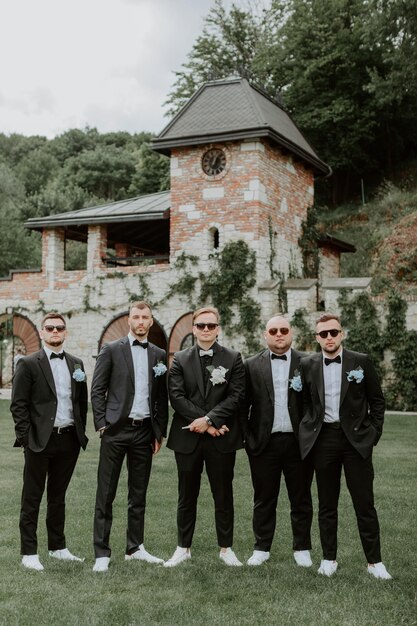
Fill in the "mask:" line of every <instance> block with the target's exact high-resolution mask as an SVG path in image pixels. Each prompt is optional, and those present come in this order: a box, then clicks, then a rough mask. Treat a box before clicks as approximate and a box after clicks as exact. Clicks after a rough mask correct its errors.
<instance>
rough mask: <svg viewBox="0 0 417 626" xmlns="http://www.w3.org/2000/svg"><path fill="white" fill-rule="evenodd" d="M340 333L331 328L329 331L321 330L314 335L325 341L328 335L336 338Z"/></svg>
mask: <svg viewBox="0 0 417 626" xmlns="http://www.w3.org/2000/svg"><path fill="white" fill-rule="evenodd" d="M341 332H342V331H341V330H338V329H337V328H332V329H331V330H321V331H320V332H319V333H316V335H319V337H321V338H322V339H327V336H328V335H330V337H337V335H339V334H340V333H341Z"/></svg>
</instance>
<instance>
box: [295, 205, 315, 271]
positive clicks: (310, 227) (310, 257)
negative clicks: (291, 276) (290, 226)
mask: <svg viewBox="0 0 417 626" xmlns="http://www.w3.org/2000/svg"><path fill="white" fill-rule="evenodd" d="M317 222H318V214H317V209H316V208H315V207H314V206H311V207H309V208H308V209H307V218H306V219H305V220H304V221H303V222H302V223H301V237H300V238H299V239H298V244H299V246H300V248H301V254H302V258H303V278H317V277H318V275H319V265H320V263H319V248H318V240H319V237H320V234H319V231H318V229H317Z"/></svg>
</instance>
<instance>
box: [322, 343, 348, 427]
mask: <svg viewBox="0 0 417 626" xmlns="http://www.w3.org/2000/svg"><path fill="white" fill-rule="evenodd" d="M342 352H343V350H341V351H340V352H339V354H338V355H336V356H340V360H342ZM327 358H329V357H327ZM323 380H324V421H325V422H327V423H328V424H331V423H334V422H340V415H339V406H340V387H341V384H342V363H330V364H329V365H326V364H325V362H324V355H323Z"/></svg>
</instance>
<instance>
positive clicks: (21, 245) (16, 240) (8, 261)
mask: <svg viewBox="0 0 417 626" xmlns="http://www.w3.org/2000/svg"><path fill="white" fill-rule="evenodd" d="M24 197H25V191H24V188H23V186H22V184H21V183H20V182H19V180H18V179H17V178H16V176H15V175H14V174H13V172H12V171H11V169H10V168H8V167H7V166H6V165H4V164H0V276H7V273H8V272H9V270H10V269H22V268H25V269H27V268H34V267H39V266H40V263H41V245H40V236H39V234H38V233H31V232H29V231H27V230H26V229H25V228H24V227H23V224H22V219H21V216H20V207H21V205H22V204H23V201H24Z"/></svg>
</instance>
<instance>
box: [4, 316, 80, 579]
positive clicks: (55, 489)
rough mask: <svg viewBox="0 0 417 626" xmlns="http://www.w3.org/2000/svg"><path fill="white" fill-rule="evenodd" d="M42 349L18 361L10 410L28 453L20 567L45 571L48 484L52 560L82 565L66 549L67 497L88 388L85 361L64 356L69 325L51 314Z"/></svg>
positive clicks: (43, 326)
mask: <svg viewBox="0 0 417 626" xmlns="http://www.w3.org/2000/svg"><path fill="white" fill-rule="evenodd" d="M39 334H40V336H41V339H42V340H43V348H42V349H41V350H39V352H35V353H34V354H31V355H30V356H25V357H22V358H21V359H19V361H18V363H17V365H16V371H15V374H14V377H13V387H12V401H11V405H10V410H11V412H12V415H13V419H14V423H15V432H16V442H15V444H14V445H15V446H16V447H22V448H23V450H24V453H25V468H24V472H23V491H22V505H21V512H20V537H21V553H22V555H23V557H22V565H23V566H24V567H27V568H29V569H33V570H37V571H42V570H43V569H44V567H43V565H42V563H41V562H40V560H39V556H38V554H37V547H38V540H37V525H38V515H39V508H40V503H41V500H42V495H43V492H44V489H45V483H46V482H47V514H46V528H47V534H48V548H49V555H50V556H52V557H54V558H56V559H60V560H63V561H80V560H81V559H79V558H78V557H76V556H74V555H73V554H71V552H70V551H69V550H68V548H67V547H66V542H65V534H64V526H65V494H66V491H67V488H68V485H69V482H70V480H71V476H72V474H73V471H74V468H75V465H76V462H77V459H78V455H79V452H80V447H82V448H84V449H85V447H86V445H87V437H86V436H85V424H86V418H87V384H86V377H85V373H84V367H83V363H82V361H81V360H80V359H79V358H77V357H75V356H73V355H72V354H69V352H64V351H63V349H62V346H63V344H64V341H65V339H66V337H67V330H66V322H65V319H64V317H63V316H62V315H61V314H60V313H48V314H47V315H45V317H44V318H43V320H42V323H41V330H40V332H39Z"/></svg>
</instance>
